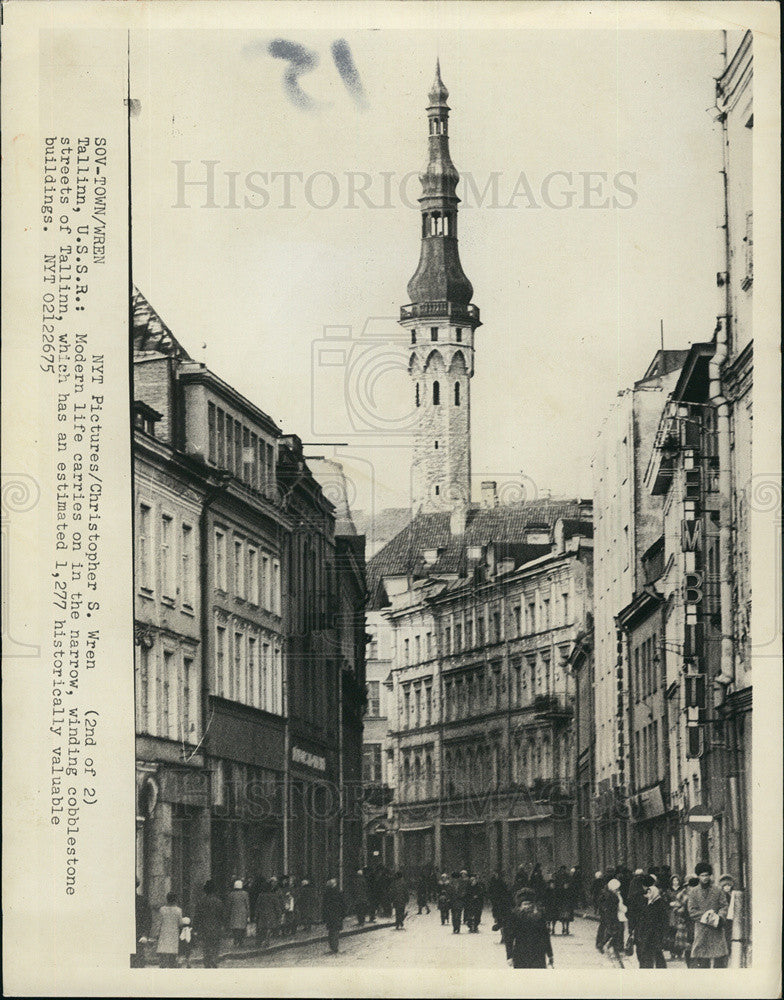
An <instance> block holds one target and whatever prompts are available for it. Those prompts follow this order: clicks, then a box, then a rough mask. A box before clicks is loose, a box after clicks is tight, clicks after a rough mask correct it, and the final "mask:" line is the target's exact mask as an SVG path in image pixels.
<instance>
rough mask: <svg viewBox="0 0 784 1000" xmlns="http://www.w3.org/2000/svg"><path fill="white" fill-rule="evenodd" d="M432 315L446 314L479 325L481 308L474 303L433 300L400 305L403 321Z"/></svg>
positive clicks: (456, 319) (450, 317) (451, 317)
mask: <svg viewBox="0 0 784 1000" xmlns="http://www.w3.org/2000/svg"><path fill="white" fill-rule="evenodd" d="M432 316H438V317H439V318H440V317H442V316H446V317H447V318H448V319H453V320H455V321H456V322H459V321H464V322H466V323H470V324H471V325H472V326H479V325H480V322H479V308H478V307H477V306H474V305H468V306H466V305H460V304H458V303H456V302H447V301H446V300H443V301H433V302H412V303H409V305H406V306H401V307H400V319H401V321H405V320H411V319H423V318H428V317H432Z"/></svg>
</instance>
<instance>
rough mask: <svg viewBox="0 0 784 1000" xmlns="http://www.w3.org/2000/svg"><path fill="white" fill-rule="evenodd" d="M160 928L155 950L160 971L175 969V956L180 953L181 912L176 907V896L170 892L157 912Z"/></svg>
mask: <svg viewBox="0 0 784 1000" xmlns="http://www.w3.org/2000/svg"><path fill="white" fill-rule="evenodd" d="M158 916H159V919H160V927H159V929H158V947H157V949H156V951H157V953H158V957H159V960H160V967H161V968H162V969H175V968H176V967H177V956H178V955H179V953H180V928H181V927H182V920H183V917H182V910H181V909H180V907H179V906H177V896H176V895H175V894H174V893H173V892H170V893H168V894H167V896H166V904H165V906H162V907H161V908H160V910H159V911H158Z"/></svg>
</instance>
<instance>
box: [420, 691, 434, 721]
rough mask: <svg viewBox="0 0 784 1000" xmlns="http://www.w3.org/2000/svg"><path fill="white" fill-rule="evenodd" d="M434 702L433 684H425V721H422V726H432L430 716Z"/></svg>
mask: <svg viewBox="0 0 784 1000" xmlns="http://www.w3.org/2000/svg"><path fill="white" fill-rule="evenodd" d="M432 702H433V686H432V684H425V691H424V705H423V708H424V719H423V720H422V725H423V726H429V725H430V715H431V713H430V709H431V705H432Z"/></svg>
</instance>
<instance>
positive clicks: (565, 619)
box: [561, 594, 571, 625]
mask: <svg viewBox="0 0 784 1000" xmlns="http://www.w3.org/2000/svg"><path fill="white" fill-rule="evenodd" d="M561 602H562V607H563V623H564V625H568V624H569V623H570V621H571V619H570V617H569V612H570V608H569V595H568V594H562V595H561Z"/></svg>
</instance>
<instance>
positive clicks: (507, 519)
mask: <svg viewBox="0 0 784 1000" xmlns="http://www.w3.org/2000/svg"><path fill="white" fill-rule="evenodd" d="M579 514H580V501H579V500H542V501H529V502H527V503H522V504H509V505H502V506H498V507H480V506H479V505H472V506H471V507H469V509H468V512H467V515H466V525H465V531H464V532H463V534H461V535H453V534H451V532H450V514H449V512H448V511H436V512H433V513H423V514H419V515H418V516H417V517H416V518H415V519H414V520H413V521H410V522H409V523H408V524H407V525H406V527H405V528H403V530H402V531H400V532H399V533H398V534H397V535H396V536H395V537H394V538H393V539H392V540H391V541H390V542H388V543H387V544H386V545H385V546H384V547H383V548H382V549H381V550H380V551H379V552H377V553H376V554H375V555H374V556H373V557H372V559H370V560H369V561H368V576H369V577H370V579H371V580H373V581H377V580H379V579H381V578H383V577H385V576H406V575H409V574H410V575H411V576H412V577H414V578H422V577H430V576H460V575H465V573H466V569H467V550H468V548H469V547H471V546H483V545H487V544H488V543H490V542H492V543H493V545H494V548H495V555H496V559H500V558H503V557H504V556H505V555H509V556H511V557H512V558H513V559H514V560H515V565H518V566H519V565H522V564H523V563H525V562H529V561H530V560H531V559H536V558H537V557H539V556H542V555H545V554H547V553H549V552H550V545H549V543H548V544H544V543H537V544H531V543H529V542H528V541H527V537H526V532H527V531H530V530H537V531H541V530H550V529H552V526H553V525H554V523H555V522H556V521H557V520H558V519H559V518H565V519H567V520H569V521H570V522H572V521H579ZM583 525H584V527H586V528H587V527H588V524H587V523H586V522H583ZM427 549H430V550H433V549H435V550H436V551H437V552H438V556H437V558H436V560H435V561H434V562H431V563H425V560H424V555H423V554H424V552H425V550H427ZM371 592H372V588H371Z"/></svg>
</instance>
